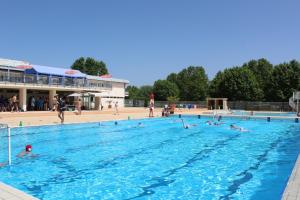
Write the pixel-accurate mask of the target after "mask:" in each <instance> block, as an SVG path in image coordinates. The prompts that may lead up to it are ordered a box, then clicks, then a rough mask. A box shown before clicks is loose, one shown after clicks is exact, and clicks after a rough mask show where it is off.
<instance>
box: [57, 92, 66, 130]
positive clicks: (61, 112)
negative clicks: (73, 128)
mask: <svg viewBox="0 0 300 200" xmlns="http://www.w3.org/2000/svg"><path fill="white" fill-rule="evenodd" d="M66 109H67V106H66V97H63V98H61V99H59V101H58V118H59V119H60V120H61V123H62V124H63V123H64V121H65V111H66Z"/></svg>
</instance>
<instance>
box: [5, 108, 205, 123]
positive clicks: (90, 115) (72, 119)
mask: <svg viewBox="0 0 300 200" xmlns="http://www.w3.org/2000/svg"><path fill="white" fill-rule="evenodd" d="M161 110H162V109H161V108H156V109H155V111H154V117H160V116H161ZM205 111H207V109H191V110H188V109H182V110H178V111H176V114H201V113H203V112H205ZM148 115H149V109H146V108H121V109H119V114H118V115H114V109H106V110H103V111H83V112H82V114H81V115H75V114H74V112H71V111H67V112H65V123H66V124H67V123H85V122H99V121H111V120H125V119H128V117H130V119H143V118H148ZM20 122H22V125H23V126H37V125H50V124H53V125H54V124H60V120H59V118H58V117H57V112H51V111H33V112H18V113H10V112H0V124H1V123H2V124H8V125H9V126H10V127H17V126H19V124H20Z"/></svg>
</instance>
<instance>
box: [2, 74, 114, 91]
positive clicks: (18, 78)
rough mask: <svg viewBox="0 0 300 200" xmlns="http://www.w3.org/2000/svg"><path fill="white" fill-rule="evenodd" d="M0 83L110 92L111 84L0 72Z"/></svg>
mask: <svg viewBox="0 0 300 200" xmlns="http://www.w3.org/2000/svg"><path fill="white" fill-rule="evenodd" d="M0 83H6V84H30V85H39V86H51V87H53V86H54V87H74V88H85V89H95V90H96V89H105V90H111V89H112V84H111V82H108V81H97V80H88V79H85V78H71V77H60V76H47V75H38V76H37V75H31V74H22V73H10V74H8V73H7V72H1V71H0Z"/></svg>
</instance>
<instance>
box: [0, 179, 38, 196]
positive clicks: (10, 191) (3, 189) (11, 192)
mask: <svg viewBox="0 0 300 200" xmlns="http://www.w3.org/2000/svg"><path fill="white" fill-rule="evenodd" d="M0 200H38V199H37V198H35V197H33V196H31V195H29V194H26V193H25V192H22V191H21V190H18V189H16V188H14V187H11V186H9V185H6V184H4V183H2V182H0Z"/></svg>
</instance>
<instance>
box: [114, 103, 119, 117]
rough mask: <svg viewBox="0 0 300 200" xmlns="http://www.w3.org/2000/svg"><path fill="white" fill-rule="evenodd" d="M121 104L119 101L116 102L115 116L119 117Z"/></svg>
mask: <svg viewBox="0 0 300 200" xmlns="http://www.w3.org/2000/svg"><path fill="white" fill-rule="evenodd" d="M118 107H119V102H118V101H116V102H115V115H118V114H119V108H118Z"/></svg>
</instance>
